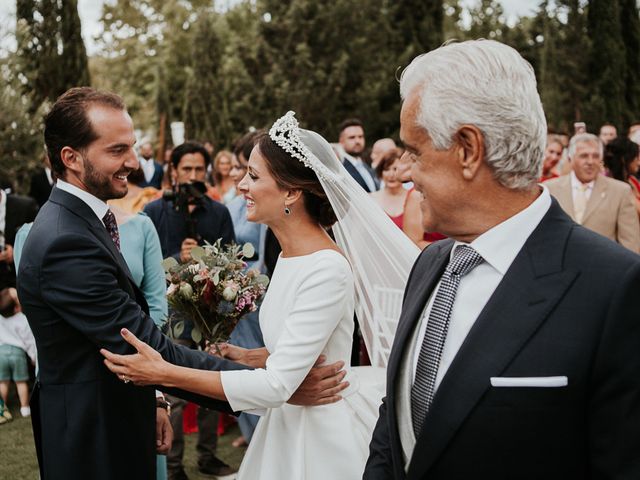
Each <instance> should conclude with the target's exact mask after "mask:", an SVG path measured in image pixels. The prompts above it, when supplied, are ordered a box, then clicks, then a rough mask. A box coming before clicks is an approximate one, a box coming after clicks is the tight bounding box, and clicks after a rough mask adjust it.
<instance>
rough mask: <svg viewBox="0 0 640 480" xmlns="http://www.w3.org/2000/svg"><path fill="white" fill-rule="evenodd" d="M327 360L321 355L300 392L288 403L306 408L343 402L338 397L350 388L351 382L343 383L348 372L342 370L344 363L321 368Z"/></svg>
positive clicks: (297, 391) (299, 388)
mask: <svg viewBox="0 0 640 480" xmlns="http://www.w3.org/2000/svg"><path fill="white" fill-rule="evenodd" d="M325 360H326V358H325V357H324V355H321V356H320V358H318V361H317V362H316V364H315V365H314V367H313V368H312V369H311V371H310V372H309V374H308V375H307V378H305V379H304V381H303V382H302V384H301V385H300V386H299V387H298V390H296V391H295V393H294V394H293V395H292V396H291V398H290V399H289V401H288V402H287V403H290V404H291V405H301V406H305V407H309V406H317V405H327V404H329V403H335V402H337V401H339V400H342V397H341V396H340V395H338V394H339V393H340V392H341V391H342V390H344V389H345V388H347V387H348V386H349V382H343V381H342V380H343V379H344V376H345V375H346V374H347V372H346V371H344V370H342V368H343V367H344V362H336V363H332V364H331V365H326V366H322V367H321V366H320V365H322V363H324V361H325Z"/></svg>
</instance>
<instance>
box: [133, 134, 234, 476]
mask: <svg viewBox="0 0 640 480" xmlns="http://www.w3.org/2000/svg"><path fill="white" fill-rule="evenodd" d="M171 163H172V166H173V169H172V183H173V186H174V192H175V195H173V196H171V195H170V196H169V197H167V196H166V195H165V197H164V198H161V199H158V200H155V201H153V202H150V203H149V204H147V206H146V207H145V209H144V211H145V213H146V214H147V215H148V216H149V218H151V221H153V224H154V225H155V227H156V230H157V231H158V236H159V237H160V246H161V248H162V255H163V257H165V258H166V257H169V256H172V257H173V258H175V259H176V260H177V261H179V262H181V263H183V262H188V261H189V260H191V250H192V249H193V247H195V246H196V245H202V244H204V242H205V241H207V242H209V243H214V242H216V241H217V240H218V239H219V238H221V239H222V244H223V245H224V244H226V243H230V242H233V241H235V234H234V231H233V223H232V222H231V215H230V214H229V210H227V207H225V206H224V205H222V204H221V203H218V202H216V201H214V200H211V199H210V198H209V197H207V196H206V195H204V192H202V193H203V194H201V195H197V196H194V197H192V198H189V199H188V202H186V204H185V202H181V201H180V200H179V198H180V195H181V194H180V193H178V192H180V191H182V192H185V191H186V192H188V191H189V190H191V189H195V190H197V188H195V187H196V186H197V185H198V183H197V182H201V185H204V180H205V175H206V172H207V166H208V165H209V164H210V163H211V156H210V155H209V152H207V150H206V149H205V148H204V147H203V146H202V145H200V144H199V143H195V142H185V143H183V144H182V145H179V146H177V147H176V148H175V149H174V150H173V152H172V153H171ZM181 186H182V187H181ZM185 186H186V188H185ZM195 193H198V192H197V191H196V192H195ZM182 195H184V194H182ZM183 199H184V196H183ZM178 203H181V205H180V206H179V208H176V204H178ZM187 212H188V213H187ZM189 324H190V322H185V327H186V328H185V329H184V331H183V334H182V335H181V336H180V338H178V339H175V340H174V341H175V342H176V343H180V344H183V345H188V346H190V347H192V348H195V347H196V345H195V343H194V342H193V340H192V339H191V331H192V328H193V326H192V325H189ZM169 401H170V402H171V405H172V409H171V425H172V426H173V431H174V440H173V445H172V447H171V451H170V452H169V454H168V455H167V468H168V472H169V478H170V479H172V480H178V479H186V478H187V476H186V474H185V472H184V468H183V466H182V456H183V453H184V436H183V430H182V416H183V415H182V414H183V408H184V405H185V402H184V400H181V399H178V398H176V397H169ZM217 426H218V413H217V412H215V411H213V410H207V409H205V408H202V407H201V408H199V409H198V445H197V451H198V470H199V471H200V473H203V474H206V475H216V476H225V475H229V474H232V473H234V472H235V470H233V469H232V468H231V467H229V466H228V465H226V464H225V463H224V462H223V461H222V460H220V459H219V458H217V457H216V456H215V450H216V444H217V439H218V438H217Z"/></svg>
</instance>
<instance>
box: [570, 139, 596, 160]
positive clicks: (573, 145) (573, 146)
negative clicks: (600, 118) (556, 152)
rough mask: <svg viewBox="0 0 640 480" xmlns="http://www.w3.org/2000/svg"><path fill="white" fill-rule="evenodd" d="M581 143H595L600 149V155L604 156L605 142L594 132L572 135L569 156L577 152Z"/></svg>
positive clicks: (571, 156)
mask: <svg viewBox="0 0 640 480" xmlns="http://www.w3.org/2000/svg"><path fill="white" fill-rule="evenodd" d="M579 143H593V144H595V145H597V146H598V148H599V149H600V156H601V157H602V156H603V155H604V144H603V143H602V140H600V138H599V137H597V136H596V135H594V134H593V133H578V134H577V135H574V136H573V137H571V140H570V141H569V158H573V156H574V155H575V154H576V147H577V146H578V144H579Z"/></svg>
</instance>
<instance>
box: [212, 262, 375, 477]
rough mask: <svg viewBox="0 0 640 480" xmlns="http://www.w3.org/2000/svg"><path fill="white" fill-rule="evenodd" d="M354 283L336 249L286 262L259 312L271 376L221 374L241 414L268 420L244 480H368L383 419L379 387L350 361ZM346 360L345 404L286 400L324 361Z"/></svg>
mask: <svg viewBox="0 0 640 480" xmlns="http://www.w3.org/2000/svg"><path fill="white" fill-rule="evenodd" d="M353 312H354V280H353V274H352V272H351V267H350V265H349V263H348V261H347V260H346V259H345V257H343V256H342V255H341V254H340V253H338V252H336V251H333V250H320V251H318V252H315V253H312V254H310V255H304V256H299V257H290V258H283V257H280V259H279V260H278V263H277V265H276V268H275V271H274V273H273V278H272V280H271V284H270V286H269V290H268V292H267V294H266V296H265V298H264V301H263V304H262V307H261V309H260V327H261V328H262V332H263V336H264V341H265V346H266V347H267V350H268V351H269V352H270V356H269V358H268V360H267V365H266V369H258V370H253V371H249V370H245V371H228V372H221V376H222V385H223V387H224V391H225V394H226V395H227V398H228V400H229V403H230V404H231V407H232V408H233V409H234V410H235V411H252V410H253V411H254V413H264V415H263V416H262V418H261V419H260V422H259V423H258V427H257V429H256V431H255V433H254V435H253V438H252V439H251V444H250V445H249V448H248V450H247V453H246V455H245V457H244V460H243V462H242V465H241V467H240V471H239V473H238V479H242V480H315V479H317V480H328V479H331V480H352V479H353V480H355V479H360V478H361V477H362V473H363V471H364V465H365V462H366V459H367V457H368V454H369V449H368V448H369V441H370V439H371V433H372V430H373V427H374V426H375V422H376V421H377V418H378V407H379V404H380V402H381V398H382V392H381V391H380V385H375V384H374V382H370V383H369V382H365V381H362V377H363V375H361V374H358V373H356V372H357V370H359V369H355V370H354V369H351V368H349V367H348V365H349V363H350V358H351V347H352V341H353V340H352V338H353V337H352V335H353V326H354V325H353ZM320 354H324V355H326V357H327V360H326V363H327V364H329V363H333V362H335V361H338V360H343V361H344V362H345V365H347V367H345V368H346V370H347V372H348V373H347V376H346V380H347V381H348V382H349V383H350V385H349V387H348V388H347V389H346V390H345V391H343V392H342V396H343V397H344V398H343V400H341V401H339V402H337V403H333V404H331V405H325V406H319V407H298V406H293V405H289V404H287V403H286V402H287V400H288V399H289V398H290V397H291V395H292V394H293V393H294V392H295V390H296V389H297V388H298V386H299V385H300V384H301V383H302V381H303V380H304V378H305V377H306V375H307V373H308V372H309V370H310V369H311V367H312V366H313V364H314V363H315V361H316V360H317V358H318V357H319V356H320Z"/></svg>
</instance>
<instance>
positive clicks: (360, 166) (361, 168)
mask: <svg viewBox="0 0 640 480" xmlns="http://www.w3.org/2000/svg"><path fill="white" fill-rule="evenodd" d="M344 156H345V158H346V160H347V161H348V162H351V163H352V164H353V166H354V167H356V170H357V171H358V173H359V174H360V176H361V177H362V179H363V180H364V183H366V184H367V187H369V191H370V192H375V191H376V182H375V181H374V180H373V178H372V177H371V172H370V171H369V170H368V169H367V167H366V166H365V164H364V162H363V161H362V160H361V159H360V158H356V157H354V156H352V155H349V154H348V153H345V154H344Z"/></svg>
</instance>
